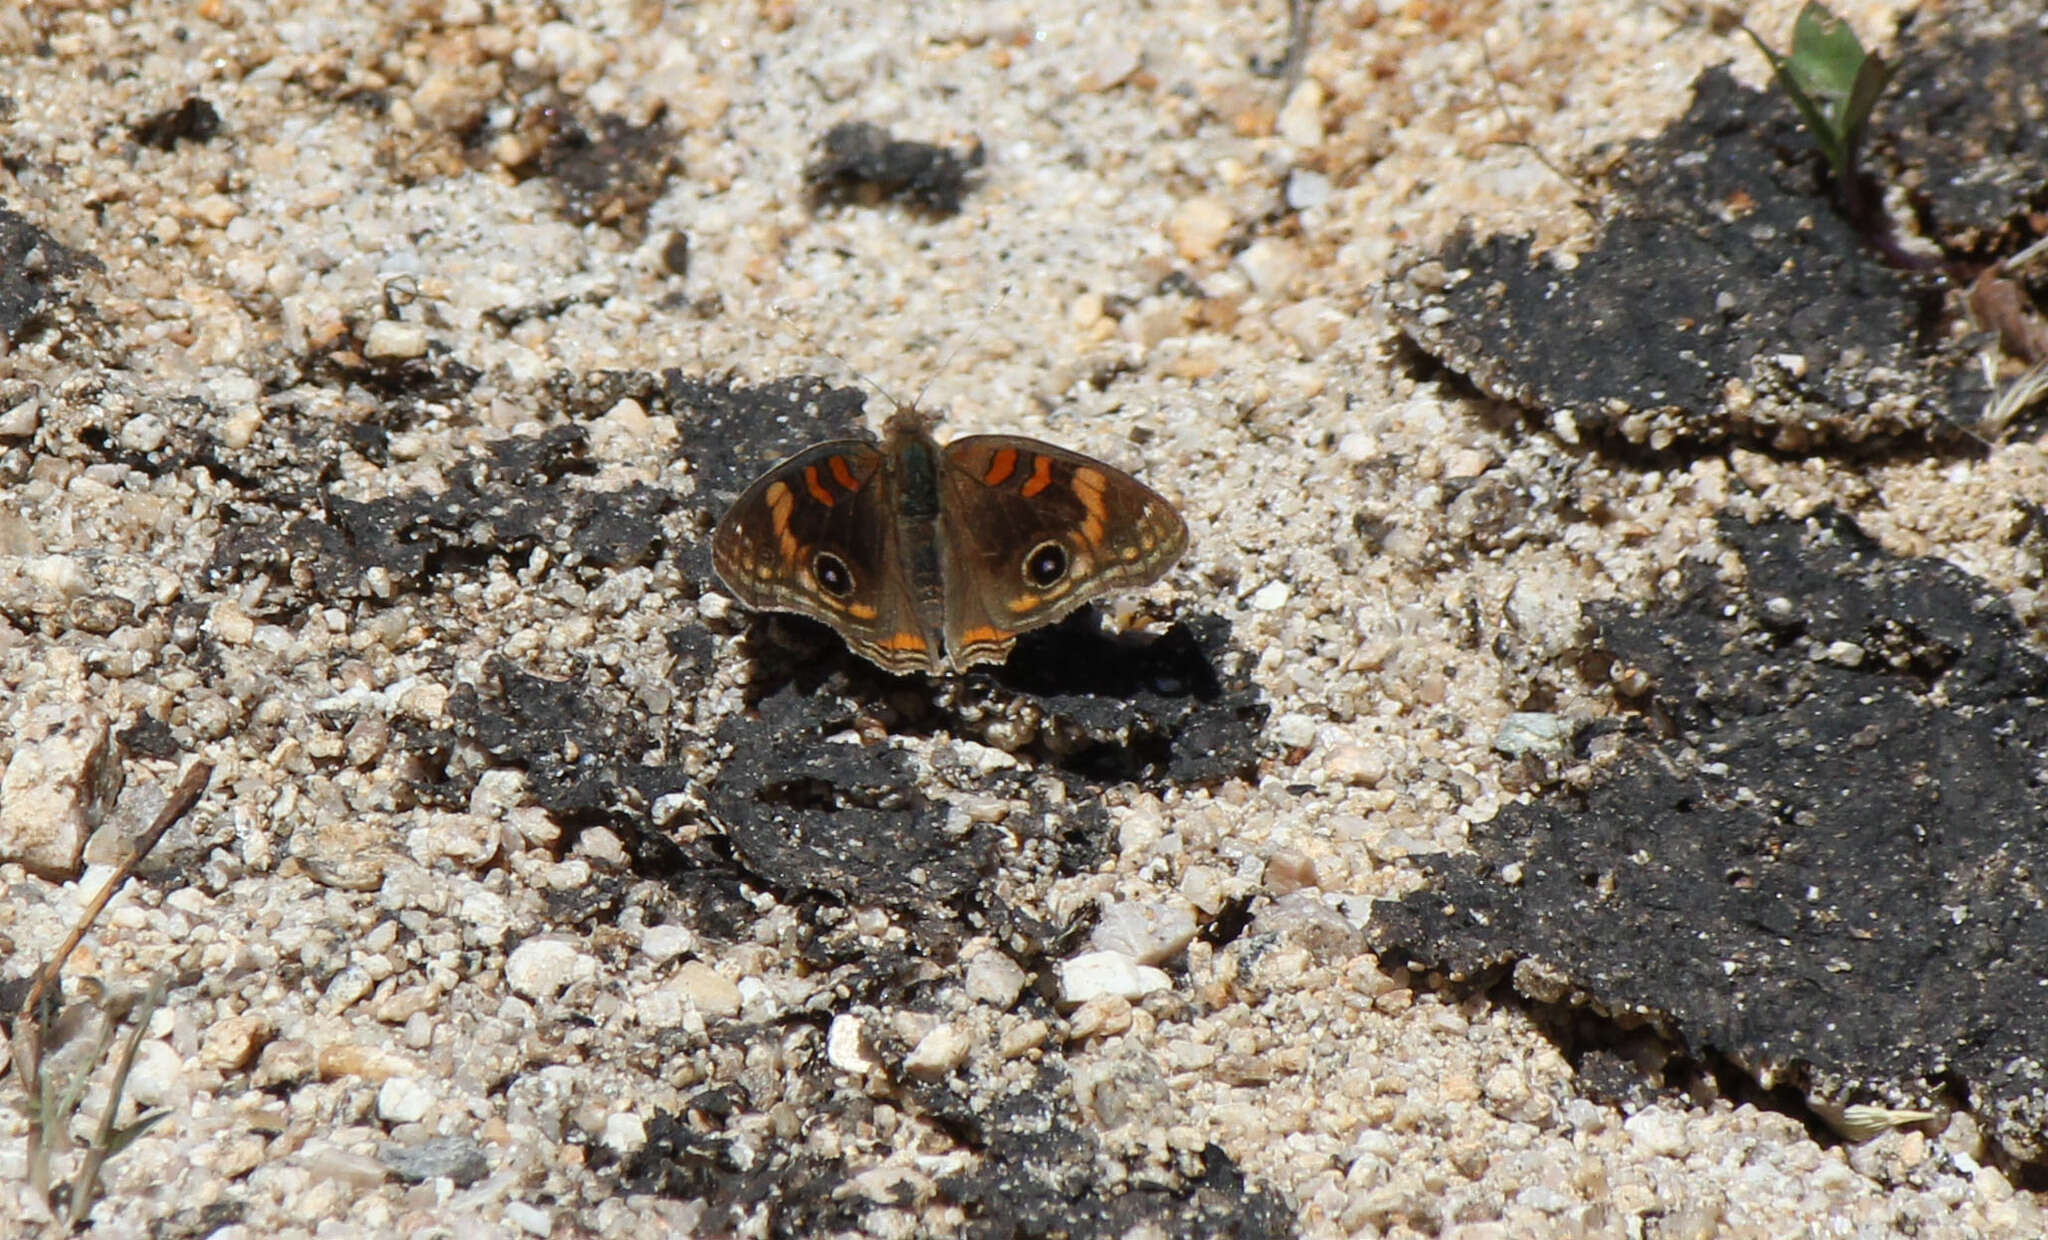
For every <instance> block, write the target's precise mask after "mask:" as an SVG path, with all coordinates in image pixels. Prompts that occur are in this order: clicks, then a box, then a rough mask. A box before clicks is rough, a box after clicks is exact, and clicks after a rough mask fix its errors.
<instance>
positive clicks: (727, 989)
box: [666, 960, 740, 1020]
mask: <svg viewBox="0 0 2048 1240" xmlns="http://www.w3.org/2000/svg"><path fill="white" fill-rule="evenodd" d="M666 989H667V990H669V991H671V992H673V993H674V994H676V995H677V996H678V997H680V998H682V999H683V1000H684V1001H685V1002H688V1003H690V1004H692V1005H694V1006H695V1007H696V1009H697V1010H698V1011H699V1012H702V1013H703V1014H704V1015H705V1016H706V1017H707V1018H710V1019H715V1020H731V1019H732V1018H733V1017H735V1016H738V1015H739V1014H740V988H739V987H738V986H737V985H735V984H734V983H733V982H732V980H731V979H730V978H728V977H726V976H725V975H724V974H722V973H720V972H719V971H718V970H717V969H714V968H712V967H711V966H710V965H708V964H705V963H704V962H703V961H701V960H692V961H690V962H689V963H687V964H685V965H683V966H682V967H681V968H679V969H677V970H676V975H675V976H674V977H672V978H670V979H669V982H668V986H667V987H666Z"/></svg>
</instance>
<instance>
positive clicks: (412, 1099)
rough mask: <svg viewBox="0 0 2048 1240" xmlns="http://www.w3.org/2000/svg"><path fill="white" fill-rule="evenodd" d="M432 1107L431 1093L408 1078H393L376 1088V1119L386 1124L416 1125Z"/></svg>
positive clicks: (432, 1096) (432, 1097)
mask: <svg viewBox="0 0 2048 1240" xmlns="http://www.w3.org/2000/svg"><path fill="white" fill-rule="evenodd" d="M433 1107H434V1093H433V1091H432V1090H430V1089H428V1088H427V1087H426V1086H424V1085H422V1084H420V1083H419V1082H418V1081H416V1080H414V1079H412V1078H411V1077H409V1076H394V1077H392V1078H391V1079H390V1080H388V1081H386V1082H384V1083H383V1084H382V1085H379V1086H378V1087H377V1118H379V1119H381V1120H383V1121H384V1122H385V1123H387V1124H416V1123H418V1122H420V1121H421V1120H423V1119H425V1118H426V1117H427V1112H428V1111H430V1110H432V1109H433Z"/></svg>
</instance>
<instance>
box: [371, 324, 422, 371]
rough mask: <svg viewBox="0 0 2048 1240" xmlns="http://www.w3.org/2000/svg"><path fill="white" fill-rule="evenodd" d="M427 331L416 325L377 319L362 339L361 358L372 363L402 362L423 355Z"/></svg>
mask: <svg viewBox="0 0 2048 1240" xmlns="http://www.w3.org/2000/svg"><path fill="white" fill-rule="evenodd" d="M426 351H427V329H426V328H424V327H421V326H419V325H418V324H417V323H403V322H400V321H399V320H397V319H379V320H377V321H376V322H375V323H372V324H371V325H370V334H369V335H368V336H366V337H365V338H364V339H363V356H364V357H366V358H369V359H370V360H371V361H373V362H404V361H410V360H411V359H413V358H416V357H421V356H423V355H425V353H426Z"/></svg>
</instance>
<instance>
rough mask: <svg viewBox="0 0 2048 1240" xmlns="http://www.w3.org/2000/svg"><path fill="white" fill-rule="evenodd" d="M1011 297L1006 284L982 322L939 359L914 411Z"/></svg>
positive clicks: (914, 406)
mask: <svg viewBox="0 0 2048 1240" xmlns="http://www.w3.org/2000/svg"><path fill="white" fill-rule="evenodd" d="M1009 296H1010V286H1009V285H1007V284H1005V285H1004V286H1003V288H1002V291H1001V292H999V293H997V294H996V299H995V300H994V301H993V302H991V303H989V305H988V308H987V309H985V310H983V311H982V312H981V318H980V320H979V321H977V322H976V323H975V325H974V326H973V327H972V328H970V329H969V330H968V332H967V334H966V335H965V336H962V337H961V338H960V343H958V344H956V345H954V346H953V347H952V348H950V349H948V350H946V355H945V356H944V357H942V358H940V359H939V364H938V366H937V367H935V368H934V369H933V370H932V372H931V373H930V374H928V375H926V376H925V378H924V384H923V386H921V387H919V388H918V389H917V396H916V397H915V398H914V399H913V400H912V401H911V402H910V407H911V408H912V409H913V410H917V409H922V408H924V394H925V393H926V392H929V391H931V390H932V384H934V383H936V382H938V379H939V376H940V375H942V374H945V373H946V371H947V370H948V369H949V368H950V367H951V366H952V365H953V360H954V359H955V358H957V357H959V356H960V355H961V354H962V353H964V352H966V351H967V346H968V345H970V344H973V343H974V341H975V339H976V337H978V336H980V335H981V329H982V328H984V327H986V326H988V321H989V320H990V319H992V318H994V317H995V313H996V311H998V310H1000V309H1002V308H1003V302H1005V301H1007V300H1008V299H1009Z"/></svg>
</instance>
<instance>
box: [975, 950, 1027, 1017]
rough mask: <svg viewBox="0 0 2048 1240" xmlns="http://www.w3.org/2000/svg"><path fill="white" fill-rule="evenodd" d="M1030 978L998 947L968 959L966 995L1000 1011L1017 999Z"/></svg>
mask: <svg viewBox="0 0 2048 1240" xmlns="http://www.w3.org/2000/svg"><path fill="white" fill-rule="evenodd" d="M1029 980H1030V978H1029V977H1028V976H1027V975H1026V974H1025V972H1024V970H1023V969H1022V968H1020V967H1019V966H1018V964H1017V962H1016V961H1014V960H1012V959H1010V958H1009V957H1008V956H1006V955H1004V954H1003V953H1001V952H998V951H986V952H983V953H981V954H980V955H979V956H976V957H975V958H974V959H972V960H970V961H968V962H967V994H968V997H969V998H971V999H973V1000H974V1001H975V1002H977V1003H986V1004H988V1005H989V1006H990V1007H992V1008H997V1009H999V1010H1002V1011H1008V1010H1009V1009H1010V1006H1011V1005H1012V1004H1014V1003H1016V1002H1017V996H1018V995H1020V994H1022V993H1023V992H1024V983H1025V982H1027V981H1029Z"/></svg>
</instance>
